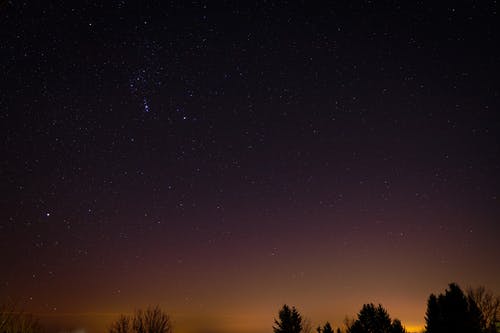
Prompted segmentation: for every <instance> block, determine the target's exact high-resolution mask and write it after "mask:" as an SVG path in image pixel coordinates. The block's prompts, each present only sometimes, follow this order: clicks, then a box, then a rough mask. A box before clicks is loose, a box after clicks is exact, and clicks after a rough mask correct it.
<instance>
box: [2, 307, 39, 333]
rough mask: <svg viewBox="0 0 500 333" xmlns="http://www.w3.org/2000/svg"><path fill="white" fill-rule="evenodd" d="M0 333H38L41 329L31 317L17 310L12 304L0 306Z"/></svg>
mask: <svg viewBox="0 0 500 333" xmlns="http://www.w3.org/2000/svg"><path fill="white" fill-rule="evenodd" d="M0 332H2V333H40V332H43V330H42V327H41V326H40V324H39V323H38V320H37V319H35V318H34V317H33V316H32V315H30V314H27V313H24V312H23V311H21V310H19V309H17V306H16V304H15V303H14V302H9V303H4V304H1V305H0Z"/></svg>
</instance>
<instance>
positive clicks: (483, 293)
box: [467, 286, 500, 332]
mask: <svg viewBox="0 0 500 333" xmlns="http://www.w3.org/2000/svg"><path fill="white" fill-rule="evenodd" d="M467 296H468V297H469V299H472V300H473V301H474V302H475V303H476V305H477V307H478V308H479V311H481V314H482V323H481V325H482V326H483V330H484V331H485V332H496V327H495V324H496V322H497V321H498V320H500V297H499V296H495V295H494V294H493V293H492V292H491V291H489V290H487V289H486V288H485V287H484V286H479V287H477V288H472V287H469V288H467Z"/></svg>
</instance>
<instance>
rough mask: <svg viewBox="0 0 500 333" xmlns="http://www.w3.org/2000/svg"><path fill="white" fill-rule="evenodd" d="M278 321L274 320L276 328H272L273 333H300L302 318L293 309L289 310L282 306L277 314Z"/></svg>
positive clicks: (287, 307) (286, 306)
mask: <svg viewBox="0 0 500 333" xmlns="http://www.w3.org/2000/svg"><path fill="white" fill-rule="evenodd" d="M278 317H279V320H276V319H275V320H274V323H275V325H276V326H273V330H274V333H301V332H302V316H301V315H300V314H299V312H298V311H297V309H296V308H295V307H292V308H290V307H289V306H288V305H286V304H285V305H283V307H282V308H281V310H280V312H279V314H278Z"/></svg>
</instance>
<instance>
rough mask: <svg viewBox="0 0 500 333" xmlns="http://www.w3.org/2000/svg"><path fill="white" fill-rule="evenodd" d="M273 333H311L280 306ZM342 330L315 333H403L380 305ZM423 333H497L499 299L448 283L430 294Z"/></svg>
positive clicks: (295, 315) (363, 311)
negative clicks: (437, 292) (442, 291)
mask: <svg viewBox="0 0 500 333" xmlns="http://www.w3.org/2000/svg"><path fill="white" fill-rule="evenodd" d="M274 324H275V325H274V326H273V330H274V333H311V332H309V331H310V328H308V327H307V325H304V324H303V319H302V316H301V315H300V313H299V311H298V310H297V309H296V308H295V307H291V308H290V307H289V306H288V305H286V304H285V305H284V306H283V307H282V308H281V310H280V311H279V314H278V319H275V321H274ZM344 326H345V328H344V330H342V329H340V328H337V329H336V330H334V329H333V328H332V326H331V325H330V323H329V322H326V323H325V324H324V325H323V326H318V327H317V328H316V331H317V332H318V333H344V332H346V333H405V332H406V329H405V327H404V326H403V324H402V323H401V321H400V320H398V319H394V320H392V319H391V317H390V316H389V313H388V312H387V310H386V309H384V308H383V307H382V305H380V304H379V305H377V306H375V305H374V304H372V303H370V304H364V305H363V307H362V308H361V310H360V311H359V313H358V315H357V318H356V319H353V320H346V321H345V323H344ZM424 332H425V333H499V332H500V297H498V296H494V295H493V294H492V293H491V292H488V291H486V289H485V288H484V287H479V288H476V289H472V288H470V289H469V290H468V291H467V294H465V293H464V292H463V291H462V289H460V287H459V286H458V285H457V284H456V283H451V284H450V285H449V286H448V289H446V290H445V292H444V293H443V294H439V295H438V296H436V295H434V294H431V295H430V296H429V299H428V301H427V311H426V314H425V330H424Z"/></svg>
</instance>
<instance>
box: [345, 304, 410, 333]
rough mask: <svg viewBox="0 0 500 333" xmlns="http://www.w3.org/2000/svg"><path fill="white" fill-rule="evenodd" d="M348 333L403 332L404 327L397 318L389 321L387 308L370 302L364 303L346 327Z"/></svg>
mask: <svg viewBox="0 0 500 333" xmlns="http://www.w3.org/2000/svg"><path fill="white" fill-rule="evenodd" d="M347 332H348V333H404V332H405V329H404V327H403V325H401V322H400V321H399V320H397V319H396V320H394V322H392V321H391V317H390V316H389V314H388V313H387V310H386V309H384V308H383V307H382V305H380V304H379V305H378V306H377V307H375V305H373V304H372V303H370V304H364V305H363V308H362V309H361V311H360V312H359V314H358V319H357V320H356V321H354V323H352V324H351V325H350V326H348V327H347Z"/></svg>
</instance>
